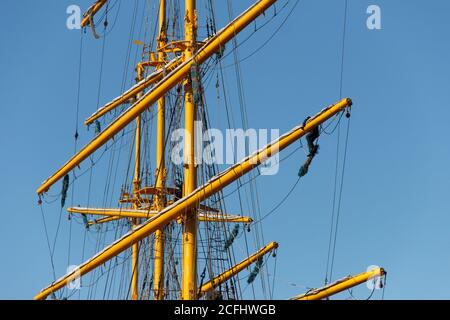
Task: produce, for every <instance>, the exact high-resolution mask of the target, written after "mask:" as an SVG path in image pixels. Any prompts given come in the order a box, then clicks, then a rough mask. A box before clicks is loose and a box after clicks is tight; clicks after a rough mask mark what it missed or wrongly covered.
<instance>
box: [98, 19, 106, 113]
mask: <svg viewBox="0 0 450 320" xmlns="http://www.w3.org/2000/svg"><path fill="white" fill-rule="evenodd" d="M106 27H107V25H105V31H106ZM105 43H106V35H105V36H104V37H103V39H102V53H101V59H100V74H99V80H98V89H97V109H98V108H99V107H100V92H101V89H102V80H103V79H102V78H103V64H104V58H105Z"/></svg>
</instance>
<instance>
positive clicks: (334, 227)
mask: <svg viewBox="0 0 450 320" xmlns="http://www.w3.org/2000/svg"><path fill="white" fill-rule="evenodd" d="M347 13H348V0H345V2H344V19H343V27H342V46H341V70H340V79H339V81H340V82H339V97H340V98H342V89H343V79H344V63H345V42H346V34H347ZM342 115H343V113H341V115H340V118H339V121H338V123H337V125H336V127H337V129H338V137H337V148H336V166H335V176H334V191H333V205H332V213H331V230H330V238H329V243H328V256H327V270H326V275H325V284H327V282H328V280H331V277H332V274H333V266H334V257H335V247H336V240H337V235H336V234H337V228H338V224H339V212H340V202H341V195H342V185H343V180H344V176H343V174H344V170H345V158H346V154H347V143H348V133H349V128H350V127H349V126H350V121H349V122H348V123H347V137H346V142H345V153H344V164H343V169H342V176H341V189H340V191H339V202H338V207H337V209H336V207H335V205H336V194H337V179H338V165H339V150H340V122H341V117H342ZM336 127H335V128H334V129H333V131H334V130H335V129H336ZM336 210H337V212H338V213H337V214H336ZM335 214H336V221H335ZM333 232H334V243H333V244H332V241H333V240H332V237H333V236H332V235H333ZM331 248H333V249H331ZM331 250H332V251H331ZM330 258H331V267H330V269H329V263H330Z"/></svg>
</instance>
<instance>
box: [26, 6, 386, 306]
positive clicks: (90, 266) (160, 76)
mask: <svg viewBox="0 0 450 320" xmlns="http://www.w3.org/2000/svg"><path fill="white" fill-rule="evenodd" d="M275 2H276V0H259V1H257V2H256V3H255V4H254V5H252V6H251V7H250V8H249V9H248V10H246V11H245V12H244V13H242V14H241V15H240V16H238V17H237V18H236V19H235V20H233V21H232V22H231V23H229V24H228V25H227V26H226V27H225V28H223V29H222V30H220V31H219V32H217V33H216V34H215V35H214V36H213V37H211V38H209V39H206V41H204V42H199V41H198V40H197V28H198V23H197V20H198V18H197V11H196V0H185V19H184V39H183V40H179V41H172V42H168V37H167V34H166V31H167V24H166V23H167V22H166V18H167V12H166V0H160V2H159V19H158V36H157V48H156V51H157V52H156V54H154V53H153V52H150V51H149V52H148V60H143V61H142V62H140V63H138V65H137V66H136V72H137V78H136V79H137V84H136V85H135V86H134V87H133V88H131V89H130V90H128V91H126V92H125V93H123V94H122V95H121V96H119V97H118V98H116V99H114V100H113V101H111V102H110V103H108V104H106V105H105V106H104V107H102V108H100V109H99V110H98V111H96V112H95V113H94V114H93V115H92V116H91V117H89V118H88V119H87V120H86V122H85V123H86V124H88V125H89V124H92V123H93V122H94V121H97V119H99V118H100V117H102V116H103V115H105V114H107V113H108V112H110V111H111V110H114V109H115V108H117V107H118V106H120V105H122V104H125V103H127V102H129V101H130V100H132V99H134V100H135V102H134V103H133V104H132V106H131V107H130V108H128V109H127V110H126V111H125V112H123V113H122V114H121V115H120V116H119V117H118V118H117V119H115V120H114V121H113V122H112V123H111V124H110V125H109V126H107V127H106V128H105V129H104V130H103V131H102V132H101V133H99V134H98V135H97V136H96V137H95V138H94V139H93V140H92V141H91V142H90V143H88V144H87V145H86V146H85V147H84V148H82V149H81V150H80V151H79V152H77V153H76V154H75V155H74V156H73V157H72V158H71V159H70V160H69V161H68V162H67V163H66V164H64V165H63V166H62V167H61V168H60V169H58V170H57V171H56V172H55V173H54V174H53V175H52V176H50V177H49V178H48V179H47V180H46V181H45V182H44V183H43V184H42V185H41V186H40V187H39V188H38V190H37V193H38V194H39V195H40V196H41V195H43V194H44V193H45V192H47V191H48V190H49V188H50V187H52V186H53V185H54V184H55V183H56V182H57V181H59V180H60V179H61V178H63V177H64V176H66V175H67V174H68V173H69V172H71V171H72V170H73V169H74V168H76V167H77V166H78V165H79V164H80V163H81V162H82V161H83V160H85V159H86V158H87V157H89V156H90V155H92V154H93V153H94V152H95V151H96V150H98V149H99V148H100V147H101V146H103V145H104V144H105V143H106V142H107V141H109V140H110V139H112V138H113V137H114V136H115V135H116V134H117V133H118V132H120V131H121V130H122V129H124V128H125V127H126V126H127V125H129V124H130V123H131V122H133V121H134V122H135V125H136V129H135V141H134V143H135V148H134V152H135V154H134V162H135V166H134V177H133V187H132V196H130V195H128V194H124V195H123V197H122V199H121V201H122V202H125V203H131V204H132V208H129V209H122V208H120V209H119V208H79V207H77V208H69V209H68V211H69V212H71V213H80V214H89V215H100V216H102V218H101V219H99V220H97V221H96V222H108V221H111V220H114V219H122V218H127V219H129V220H130V222H131V224H132V230H131V231H130V232H129V233H127V234H125V235H124V236H122V237H121V238H120V239H118V240H117V241H115V242H114V243H112V244H111V245H110V246H108V247H106V248H105V249H104V250H103V251H101V252H99V253H98V254H97V255H95V256H94V257H93V258H91V259H90V260H88V261H86V262H84V263H83V264H81V265H80V266H79V269H78V270H76V272H75V271H74V272H71V273H68V274H67V275H65V276H64V277H62V278H60V279H59V280H56V281H55V282H54V283H52V284H51V285H50V286H48V287H47V288H45V289H43V290H42V291H41V292H39V293H38V295H36V297H35V299H45V298H46V297H47V296H49V295H50V294H52V293H54V292H55V291H57V290H59V289H61V288H63V287H64V286H65V285H67V284H68V283H69V282H70V281H72V280H73V279H74V277H77V276H83V275H85V274H86V273H88V272H90V271H92V270H94V269H95V268H97V267H99V266H100V265H102V264H103V263H105V262H106V261H108V260H110V259H112V258H113V257H116V256H117V255H118V254H120V253H121V252H123V251H124V250H127V249H129V248H131V252H132V256H131V270H132V274H131V298H132V299H134V300H136V299H139V288H138V283H139V270H140V268H139V264H140V261H139V256H140V252H139V251H140V244H141V242H142V241H143V240H144V239H146V238H147V237H149V236H150V235H152V234H153V235H154V238H153V239H154V244H153V245H154V250H155V254H154V257H153V281H154V282H153V296H154V299H155V300H162V299H164V298H165V287H164V284H165V274H164V272H165V242H166V234H165V233H166V231H165V229H166V226H167V225H168V224H170V223H172V222H173V221H178V222H180V223H181V224H182V261H181V272H182V280H181V292H180V298H181V299H183V300H194V299H199V298H202V297H204V296H205V295H208V294H210V293H211V292H212V291H213V290H214V289H215V288H216V287H217V286H219V285H220V284H222V283H224V282H226V281H227V280H229V279H230V278H231V277H233V276H235V275H236V274H237V273H239V272H240V271H242V270H244V269H245V268H246V267H248V266H249V265H251V264H252V263H255V262H257V261H258V260H259V259H260V258H261V257H262V256H264V255H266V254H268V253H269V252H272V251H273V250H275V249H276V248H277V247H278V244H277V243H276V242H271V243H269V244H268V245H266V246H264V247H263V248H261V249H260V250H259V251H257V252H256V253H254V254H253V255H250V256H249V257H248V258H246V259H244V260H243V261H242V262H240V263H238V264H236V265H234V266H232V267H231V268H229V269H228V270H225V271H224V272H223V273H221V274H219V275H217V276H215V277H213V278H212V279H210V280H209V281H208V282H206V283H204V284H201V286H200V288H199V287H198V283H197V260H198V259H197V251H198V248H197V235H198V225H199V223H201V222H204V221H216V222H217V221H221V222H225V223H227V222H237V223H249V222H251V221H252V219H251V218H249V217H242V216H234V215H226V214H220V215H219V214H214V213H212V214H211V212H208V210H202V211H200V210H199V208H201V206H202V204H201V202H202V201H204V200H206V199H208V198H209V197H210V196H212V195H214V194H215V193H217V192H220V191H221V190H222V189H223V188H225V187H226V186H227V185H229V184H231V183H233V182H234V181H236V180H237V179H239V178H240V177H242V176H243V175H245V174H247V173H248V172H250V171H251V170H253V169H254V168H256V167H257V166H259V165H260V164H262V163H264V161H265V160H267V159H268V158H269V157H271V156H274V155H275V154H277V153H278V152H281V151H282V150H283V149H285V148H286V147H288V146H289V145H291V144H292V143H294V142H295V141H298V140H299V139H300V138H301V137H303V136H305V135H306V134H307V133H309V132H311V131H312V130H314V129H316V128H317V127H318V126H320V125H321V124H323V123H324V122H326V121H327V120H328V119H330V118H331V117H333V116H335V115H336V114H339V113H341V112H344V111H345V110H348V109H349V108H350V107H351V105H352V101H351V100H350V99H348V98H346V99H343V100H341V101H339V102H338V103H336V104H334V105H331V106H329V107H327V108H325V109H324V110H322V111H321V112H319V113H318V114H317V115H316V116H314V117H312V118H311V119H309V120H308V121H307V122H306V123H304V124H303V125H299V126H298V127H295V128H294V129H292V130H291V131H290V132H288V133H286V134H285V135H283V136H281V137H280V138H279V139H278V140H276V141H274V142H272V143H269V144H268V145H267V146H265V147H263V148H261V149H260V150H258V151H257V152H256V153H254V154H253V155H250V156H249V157H247V158H245V159H244V160H242V161H241V162H239V163H237V164H235V165H233V166H232V167H230V168H229V169H228V170H226V171H224V172H222V173H220V174H218V175H216V176H215V177H213V178H212V179H211V180H209V181H208V182H206V183H204V184H203V185H201V186H198V183H197V166H196V164H195V148H196V137H195V121H196V120H198V119H197V115H198V114H199V110H198V101H197V98H196V92H195V90H196V88H197V87H198V86H199V84H198V83H196V82H197V81H198V77H196V75H197V74H198V66H199V65H201V64H202V63H203V62H205V61H206V60H207V59H208V58H210V57H211V56H212V55H214V54H216V53H217V52H219V51H221V50H222V49H223V46H224V45H225V44H226V43H227V42H228V41H230V40H231V39H233V38H234V37H235V36H236V35H237V34H238V33H239V32H240V31H241V30H243V29H244V28H245V27H246V26H248V25H249V24H250V23H251V22H252V21H254V20H255V19H256V18H257V17H258V16H259V15H261V14H262V13H263V12H264V11H265V10H267V9H268V8H269V7H270V6H271V5H272V4H274V3H275ZM106 3H107V0H99V1H97V2H96V3H95V4H94V5H93V6H92V7H91V8H90V9H89V10H88V12H87V13H86V15H85V17H84V19H83V21H82V26H83V27H86V26H88V25H90V24H91V25H92V21H93V16H94V15H95V14H96V13H97V12H98V11H99V10H101V8H102V7H103V6H104V5H105V4H106ZM144 51H145V50H144ZM175 52H178V53H180V52H181V54H179V55H174V53H175ZM171 54H172V56H175V58H174V59H173V60H171V61H167V59H168V56H170V55H171ZM150 68H154V69H155V70H154V72H153V73H151V74H150V75H148V76H145V74H146V71H147V69H150ZM180 84H182V86H183V88H184V97H183V98H184V129H185V133H186V137H185V139H184V157H185V158H184V180H183V186H182V197H181V199H178V200H177V199H174V200H173V201H168V198H167V195H168V194H174V193H175V192H176V190H174V188H171V187H168V186H167V185H166V175H167V171H166V164H165V157H166V125H165V124H166V117H165V112H166V99H165V96H166V94H167V93H168V91H169V90H171V89H172V88H174V87H175V86H177V85H180ZM148 88H150V89H149V91H147V92H145V90H146V89H148ZM155 103H156V104H157V112H156V115H157V116H156V118H157V121H156V123H157V128H156V132H157V135H156V152H155V157H156V159H155V160H156V172H155V184H154V187H152V186H146V185H142V179H141V160H142V154H141V145H142V138H141V137H142V132H141V131H142V118H141V114H142V113H143V112H144V111H145V110H146V109H148V108H149V107H150V106H152V105H153V104H155ZM197 147H198V146H197ZM149 194H151V195H154V197H153V201H152V202H148V201H144V200H145V199H143V198H142V197H143V196H144V195H149ZM206 209H208V208H206ZM90 223H93V222H90ZM383 274H384V271H383V273H381V272H378V273H370V274H368V275H367V276H365V277H364V276H363V277H359V278H358V279H359V280H360V279H362V278H364V279H366V280H367V279H370V278H373V277H375V276H380V275H383ZM354 283H356V282H353V284H354ZM359 283H361V282H359ZM346 284H347V283H346ZM340 285H341V287H342V284H340ZM333 286H334V285H330V286H329V287H327V290H325V291H323V290H322V291H320V293H321V294H320V298H323V297H325V296H327V294H329V295H331V294H334V293H336V292H338V291H339V290H329V289H330V287H331V288H333ZM350 286H351V284H350V285H348V286H347V287H350ZM341 287H339V288H341ZM323 292H326V293H327V294H323ZM302 297H303V296H302ZM303 298H304V297H303Z"/></svg>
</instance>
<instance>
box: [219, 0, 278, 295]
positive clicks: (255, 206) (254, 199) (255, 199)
mask: <svg viewBox="0 0 450 320" xmlns="http://www.w3.org/2000/svg"><path fill="white" fill-rule="evenodd" d="M227 4H228V14H229V19H230V20H231V19H232V4H231V1H230V0H228V1H227ZM235 35H236V34H235ZM233 58H234V66H235V68H234V69H235V76H236V81H237V89H238V100H239V107H240V112H241V121H242V125H243V126H244V129H247V128H248V115H247V110H246V101H245V92H244V84H243V79H242V74H241V67H240V61H239V52H238V49H237V40H236V37H235V38H233ZM254 175H255V173H254V172H251V173H250V177H249V178H251V177H252V176H254ZM249 191H250V192H249V193H250V203H251V207H252V211H253V212H254V213H255V214H256V215H257V216H258V218H260V217H261V209H260V205H259V194H258V188H257V184H256V182H255V181H252V182H251V187H250V190H249ZM254 234H255V236H256V242H257V246H258V247H261V242H263V243H264V242H265V241H264V235H263V231H262V227H260V228H258V227H257V228H256V232H255V233H254ZM262 271H263V272H262V273H261V277H260V280H261V286H262V291H263V294H264V295H265V296H266V294H267V293H266V283H265V279H266V277H265V276H264V274H265V273H264V271H266V272H267V270H264V269H263V270H262ZM267 280H268V279H267ZM253 286H254V283H252V290H253ZM267 286H268V287H270V283H269V282H268V283H267Z"/></svg>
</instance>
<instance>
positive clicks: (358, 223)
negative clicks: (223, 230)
mask: <svg viewBox="0 0 450 320" xmlns="http://www.w3.org/2000/svg"><path fill="white" fill-rule="evenodd" d="M291 1H292V0H291ZM90 2H91V1H87V0H83V1H81V0H80V1H78V4H79V5H80V6H81V7H82V8H83V9H85V8H86V7H87V6H88V5H89V4H90ZM122 2H123V1H122ZM127 2H128V1H127ZM74 3H77V1H66V0H64V1H61V0H48V1H32V0H28V1H13V0H6V1H3V3H2V10H3V12H4V14H3V17H2V19H0V39H1V43H2V49H1V50H0V70H1V73H0V74H1V76H0V95H1V114H2V115H1V126H0V146H1V156H0V168H1V169H0V182H1V183H0V195H1V196H0V197H1V200H2V201H1V202H2V204H1V210H0V213H1V223H0V248H1V251H2V260H1V263H0V284H1V285H0V298H3V299H15V298H21V299H29V298H32V297H33V296H34V294H35V293H36V292H38V291H39V290H40V289H41V288H42V287H44V286H46V285H47V284H48V283H49V282H50V281H51V279H52V275H51V268H50V264H49V257H48V249H47V247H46V246H47V244H46V240H45V236H44V231H43V226H42V218H41V213H40V210H39V207H38V206H37V196H36V194H35V189H36V188H37V187H38V186H39V184H40V182H41V181H43V180H44V179H45V178H46V177H47V176H48V175H50V174H51V173H52V172H53V171H54V170H55V169H56V168H57V167H59V166H60V165H61V164H62V163H63V162H65V161H66V160H67V159H68V158H69V156H70V155H71V154H72V152H73V134H74V127H75V106H76V88H77V78H78V76H77V73H78V57H79V55H78V52H79V44H80V41H79V38H80V35H79V32H78V31H69V30H68V29H67V28H66V27H65V22H66V18H67V15H66V13H65V11H66V8H67V6H68V5H70V4H74ZM233 3H234V12H235V14H237V12H238V11H240V10H241V9H244V8H245V7H247V6H249V5H250V4H251V3H252V1H249V0H246V1H233ZM343 4H344V1H343V0H328V1H327V0H319V1H318V0H303V1H301V2H300V4H299V5H298V7H297V8H296V10H295V11H294V13H293V15H292V17H291V18H290V19H289V20H287V22H286V24H285V25H284V26H283V28H282V29H281V30H280V32H278V33H277V34H276V35H275V37H274V38H273V39H272V40H271V41H270V42H269V44H268V45H267V46H265V47H264V48H263V49H262V50H260V51H258V52H257V54H255V55H253V56H252V57H251V58H249V59H247V60H246V61H244V62H242V65H241V67H242V72H243V82H244V87H245V96H246V105H247V111H248V115H249V124H250V126H251V127H254V128H280V130H281V132H284V131H287V130H289V129H290V128H292V127H293V126H295V125H297V124H299V123H301V122H302V121H303V119H304V118H305V117H306V116H307V115H311V114H314V113H316V112H317V111H318V110H320V109H322V108H323V107H325V106H327V105H329V104H330V103H332V102H335V101H337V100H338V99H339V79H340V65H341V63H340V62H341V55H340V49H341V39H342V19H343ZM370 4H377V5H379V6H380V7H381V10H382V30H375V31H371V30H368V29H367V28H366V19H367V16H368V15H367V14H366V9H367V7H368V6H369V5H370ZM216 6H217V7H222V5H220V4H219V1H218V2H217V5H216ZM124 7H125V6H122V8H123V9H124V13H123V14H122V13H121V15H120V16H119V19H118V26H116V28H115V29H114V30H113V32H112V33H111V34H110V36H109V38H108V40H107V44H106V55H105V65H104V68H105V69H104V70H105V71H104V72H105V78H104V84H103V89H102V92H101V103H102V102H107V101H109V100H110V99H111V98H113V97H115V96H117V95H118V94H119V93H120V89H121V81H122V77H123V69H124V68H123V66H124V60H125V56H126V50H127V39H128V32H129V20H130V16H131V9H130V8H129V7H128V8H124ZM223 7H225V6H223ZM223 10H225V9H224V8H223ZM449 12H450V2H448V1H446V0H432V1H425V0H410V1H399V0H396V1H393V0H390V1H387V0H371V1H366V0H349V7H348V25H347V40H346V47H345V67H344V78H343V93H344V96H349V97H351V98H352V99H353V101H354V108H353V113H352V121H351V131H350V138H349V149H348V156H347V168H346V174H345V184H344V191H343V198H342V208H341V219H340V228H339V235H338V242H337V252H336V261H335V268H334V272H333V274H334V277H333V278H334V279H336V278H339V277H342V276H345V275H348V274H356V273H359V272H361V271H364V270H365V269H366V267H367V266H369V265H373V264H375V265H380V266H383V267H384V268H385V269H386V270H387V271H388V283H387V288H386V292H385V298H387V299H449V298H450V294H449V292H448V285H449V280H448V276H447V275H448V270H450V250H449V248H450V205H449V201H448V194H449V191H448V190H449V185H450V170H449V169H448V164H449V163H450V144H449V141H448V136H449V134H448V132H449V125H448V123H449V117H450V111H449V110H450V109H449V107H448V101H450V90H449V86H450V58H449V57H450V42H449V41H448V32H449V31H450V21H449V20H448V13H449ZM271 14H272V13H271V12H268V13H267V15H271ZM224 15H226V14H225V11H224V13H222V14H220V19H219V21H218V23H219V25H220V26H222V25H224V24H225V22H226V19H225V18H224V17H223V16H224ZM283 17H284V15H283V16H281V14H280V17H278V18H277V19H275V20H274V21H273V22H272V23H271V24H270V25H268V26H267V27H266V28H264V29H262V30H260V31H258V32H257V33H256V34H255V36H254V37H253V38H252V39H251V40H250V41H249V42H247V43H246V44H244V45H243V46H242V47H241V48H240V51H239V54H240V56H241V58H242V57H245V56H247V55H248V54H249V53H251V52H253V51H254V49H255V48H256V47H258V46H259V45H260V44H261V43H263V42H264V41H265V40H266V39H267V38H268V37H269V36H270V35H271V34H272V33H273V32H274V30H275V28H276V27H277V26H279V25H280V23H281V21H282V19H283ZM252 28H254V27H253V26H251V27H250V29H252ZM242 38H243V37H241V39H242ZM84 45H85V51H84V53H83V54H84V57H85V59H84V61H83V71H82V72H83V76H82V79H83V84H82V95H81V104H80V119H79V121H80V122H79V123H80V134H81V137H80V140H81V142H80V143H81V144H82V143H85V142H86V141H88V140H89V138H90V137H91V136H92V131H91V132H87V131H86V130H85V129H84V128H82V124H81V122H82V120H83V119H84V118H85V117H86V116H88V115H90V114H91V113H92V112H93V111H94V110H95V109H96V98H97V85H98V74H99V62H100V51H101V40H98V41H95V40H93V39H92V37H91V35H90V34H87V37H86V41H85V43H84ZM130 66H131V64H130ZM128 72H129V74H130V75H131V73H132V69H130V70H129V71H128ZM130 81H131V77H128V84H127V86H128V85H129V84H130V83H131V82H130ZM231 83H232V82H231ZM233 88H234V87H233V86H230V90H231V91H232V90H233ZM234 96H236V94H235V93H234ZM233 103H234V107H233V108H234V109H233V110H235V112H236V114H237V113H238V110H239V109H238V106H237V105H236V103H235V102H233ZM214 108H217V107H216V105H215V104H214V103H211V109H210V114H214V113H215V112H219V111H218V110H216V109H214ZM222 112H223V111H222ZM217 126H220V124H218V125H217ZM343 128H344V127H343ZM343 131H345V130H344V129H343ZM335 146H336V136H326V137H323V138H322V140H321V152H320V154H319V156H318V157H317V159H316V162H315V163H314V164H313V167H312V168H311V170H310V173H309V174H308V176H307V177H305V179H303V180H302V181H301V183H300V185H299V186H298V187H297V189H296V190H295V191H294V193H293V195H292V196H291V197H290V198H289V199H288V201H287V202H286V203H285V204H284V205H283V206H282V207H281V208H280V209H279V210H278V211H277V212H276V214H274V215H273V216H271V217H270V218H268V219H267V220H266V221H265V222H264V230H265V239H266V241H269V240H276V241H278V242H279V243H280V250H279V254H278V264H277V279H276V287H275V297H276V298H280V299H284V298H288V297H290V296H292V295H294V294H298V293H301V292H303V291H304V287H302V286H308V287H316V286H320V285H321V284H322V283H323V279H324V275H325V264H326V255H327V246H328V236H329V224H330V214H331V204H332V196H333V181H334V180H333V179H334V159H335ZM303 160H304V155H303V153H296V154H295V155H294V156H293V157H291V158H290V159H289V160H288V161H286V162H284V163H283V164H282V166H281V171H280V173H279V174H278V175H276V176H273V177H262V178H260V179H259V180H258V185H259V192H260V194H261V207H262V209H261V212H262V213H265V212H267V211H268V210H270V208H272V207H273V205H274V204H276V203H277V202H278V201H279V200H280V199H281V198H282V197H283V196H284V195H285V194H286V192H287V191H288V190H289V188H290V186H291V185H292V184H293V182H295V179H296V175H297V171H298V168H299V166H300V164H301V162H302V161H303ZM104 165H105V166H106V162H105V163H104ZM94 187H95V186H94ZM96 187H98V188H100V187H101V188H103V185H102V184H101V182H99V183H98V185H97V186H96ZM59 188H60V186H59V185H58V186H56V187H55V190H56V191H54V190H53V191H54V193H55V192H57V191H58V189H59ZM81 190H82V191H83V190H84V189H83V188H81ZM102 191H103V189H102V190H101V192H100V191H99V192H100V194H101V193H102ZM80 193H81V192H80ZM268 195H269V196H268ZM80 198H82V197H81V195H80ZM84 198H86V197H85V196H84ZM94 201H95V200H94ZM94 201H93V202H94ZM97 204H99V205H100V203H97ZM45 213H46V219H47V221H48V223H49V229H50V232H51V234H53V233H54V231H55V228H56V223H57V217H58V214H59V211H58V209H57V206H51V205H50V206H47V209H46V211H45ZM62 224H63V227H62V229H61V234H62V235H61V237H60V240H59V241H61V242H60V243H61V246H60V247H59V248H58V249H59V250H58V252H60V253H61V254H59V255H57V257H56V269H57V270H56V273H57V276H60V275H62V274H63V273H65V268H66V266H67V255H66V254H65V253H64V252H65V248H66V246H67V236H66V234H67V232H68V222H67V220H66V219H63V220H62ZM73 228H74V229H73V233H74V234H76V235H75V236H74V238H73V242H74V243H75V244H74V246H75V247H76V246H79V242H80V241H82V237H81V236H80V235H81V234H82V233H83V232H84V231H83V228H82V226H79V225H74V227H73ZM60 243H58V246H59V245H60ZM77 243H78V244H77ZM80 262H81V257H79V251H77V253H76V254H73V257H72V258H71V261H70V263H71V264H78V263H80ZM293 283H295V284H297V286H296V287H295V286H293V285H292V284H293ZM369 293H370V292H369V291H368V289H367V288H365V287H364V286H362V288H358V290H356V291H355V295H356V296H357V297H360V298H364V297H366V296H368V294H369ZM344 297H346V296H344ZM376 297H377V298H379V297H380V294H379V293H376Z"/></svg>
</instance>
